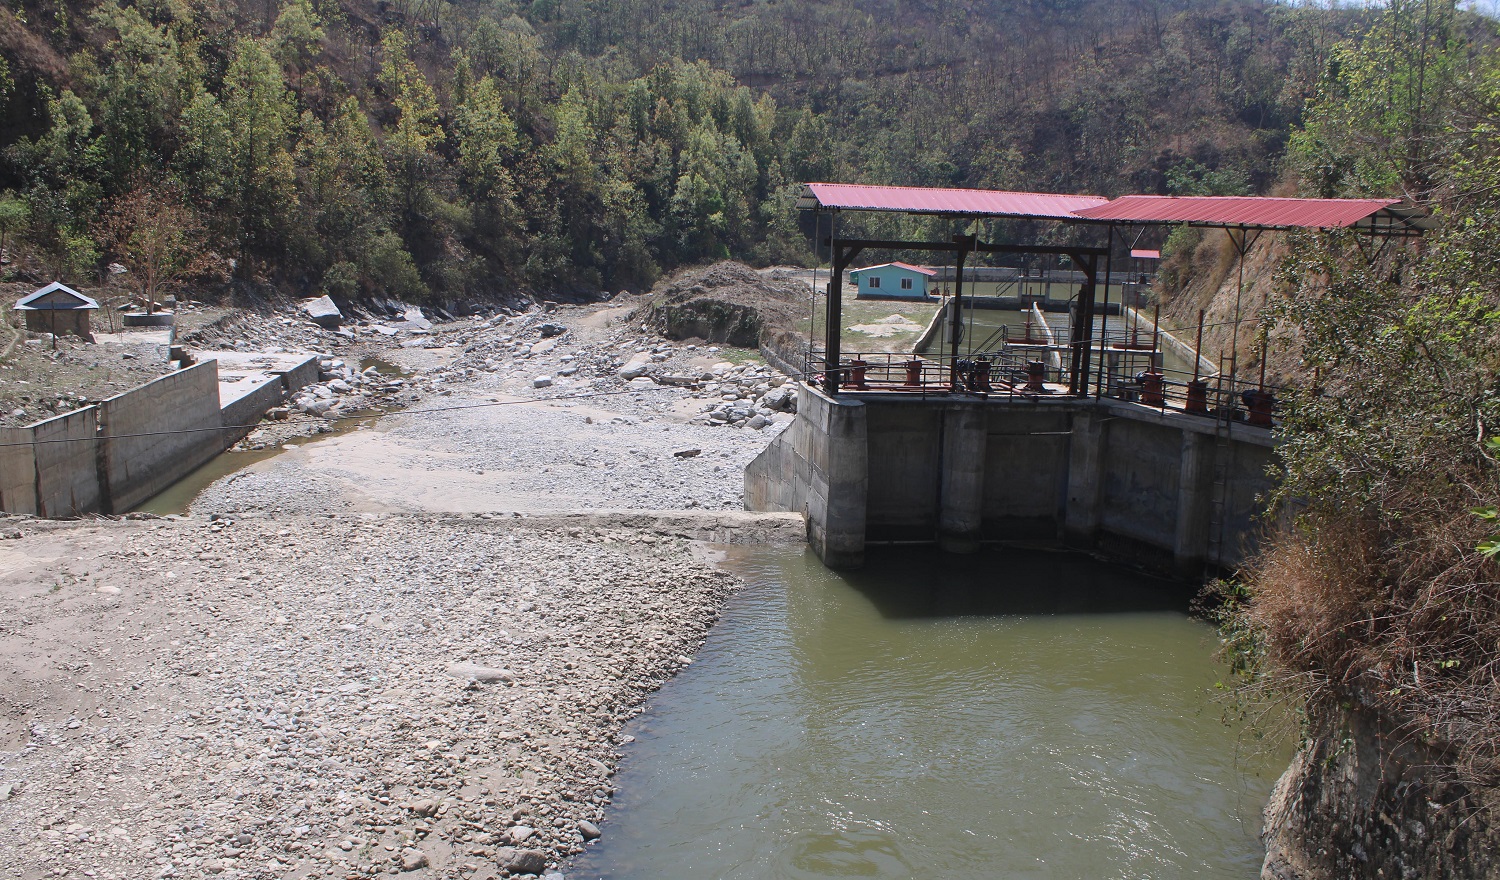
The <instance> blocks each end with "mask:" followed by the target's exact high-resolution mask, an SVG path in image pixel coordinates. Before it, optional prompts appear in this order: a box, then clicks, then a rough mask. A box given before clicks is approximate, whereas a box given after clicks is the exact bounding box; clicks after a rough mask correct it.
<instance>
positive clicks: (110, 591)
mask: <svg viewBox="0 0 1500 880" xmlns="http://www.w3.org/2000/svg"><path fill="white" fill-rule="evenodd" d="M94 592H96V593H103V594H105V595H106V596H118V595H120V588H119V587H111V586H109V585H108V584H106V585H104V586H102V587H99V588H98V589H96V590H94Z"/></svg>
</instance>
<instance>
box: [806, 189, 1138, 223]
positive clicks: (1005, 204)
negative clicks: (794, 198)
mask: <svg viewBox="0 0 1500 880" xmlns="http://www.w3.org/2000/svg"><path fill="white" fill-rule="evenodd" d="M1107 201H1108V200H1107V199H1104V198H1100V197H1099V196H1069V195H1057V194H1055V193H1018V192H1003V191H1000V190H983V189H933V188H928V187H919V186H862V185H859V184H852V183H809V184H807V186H806V187H805V188H804V189H803V191H802V198H801V199H799V200H798V202H797V207H799V208H804V209H811V208H831V209H839V210H846V211H894V212H899V213H906V214H959V215H977V216H984V217H1019V218H1036V219H1049V220H1074V219H1077V217H1076V214H1075V212H1077V211H1079V210H1082V209H1084V208H1094V207H1098V206H1101V205H1104V204H1105V203H1106V202H1107Z"/></svg>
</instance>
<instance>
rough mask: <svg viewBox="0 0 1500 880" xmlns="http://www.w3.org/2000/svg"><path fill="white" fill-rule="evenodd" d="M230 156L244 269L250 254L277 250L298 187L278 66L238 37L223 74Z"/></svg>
mask: <svg viewBox="0 0 1500 880" xmlns="http://www.w3.org/2000/svg"><path fill="white" fill-rule="evenodd" d="M223 105H224V111H225V119H226V121H227V133H228V146H229V158H230V165H229V167H230V175H229V181H228V183H229V192H230V199H231V201H232V205H233V208H234V215H233V222H234V226H235V227H236V230H235V232H236V238H237V239H238V242H239V245H240V250H241V255H242V258H244V259H245V265H244V266H242V270H244V271H250V268H251V267H250V266H249V262H250V260H249V258H250V257H252V256H253V257H265V256H270V255H274V254H276V253H278V252H279V251H280V250H281V249H282V247H283V245H284V241H283V239H282V232H283V230H284V229H285V228H286V224H285V223H284V222H283V221H284V220H285V219H286V218H287V217H289V216H291V215H292V214H293V213H294V212H295V208H296V204H297V188H296V176H295V169H294V166H293V163H292V156H291V152H290V149H289V139H290V133H291V122H292V120H293V119H294V118H295V117H294V116H293V115H292V114H293V107H292V100H291V94H290V93H289V92H288V91H287V87H286V81H285V80H284V79H283V78H282V74H281V66H280V65H279V64H277V63H276V59H275V58H273V57H272V56H271V53H270V51H269V50H268V49H267V48H266V46H265V44H264V43H261V42H260V41H258V40H252V39H248V38H245V39H241V40H240V41H239V42H238V43H236V44H235V50H234V56H233V58H232V59H231V60H230V62H229V69H228V70H227V71H226V73H225V77H224V92H223Z"/></svg>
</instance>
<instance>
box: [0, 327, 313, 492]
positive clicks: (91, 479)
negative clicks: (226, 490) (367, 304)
mask: <svg viewBox="0 0 1500 880" xmlns="http://www.w3.org/2000/svg"><path fill="white" fill-rule="evenodd" d="M283 359H284V360H286V361H287V362H290V363H292V364H293V366H292V367H291V368H289V369H285V370H271V371H269V372H267V373H263V374H261V375H260V378H259V379H258V380H256V381H253V382H251V383H249V384H250V385H251V387H250V390H249V391H247V392H245V393H244V394H241V395H239V396H237V397H234V398H233V399H231V400H230V401H229V402H228V403H226V404H224V405H223V407H222V408H221V406H220V387H219V367H218V362H217V361H216V360H205V361H204V362H202V363H200V364H198V365H196V366H193V367H189V368H187V369H185V370H179V371H177V372H175V373H171V374H169V375H166V376H163V377H161V378H160V379H157V380H155V381H152V382H148V383H147V384H145V385H142V386H140V387H139V388H133V389H131V390H130V391H127V392H125V393H124V394H120V395H117V396H115V397H111V398H110V399H109V400H106V401H104V402H103V403H101V404H99V405H98V406H96V407H95V406H91V407H87V408H85V409H81V410H77V411H75V412H71V413H67V414H65V415H61V416H58V417H57V418H54V419H48V420H47V421H44V422H38V423H37V424H35V425H29V426H27V427H25V428H5V429H0V510H3V511H5V512H6V513H26V514H35V515H38V516H45V517H66V516H77V515H79V514H84V513H95V512H103V513H124V512H125V511H127V510H130V509H131V508H133V507H135V506H137V505H139V504H140V503H141V502H143V501H145V500H146V499H148V498H150V497H151V496H153V495H155V494H156V493H158V492H160V491H162V490H163V489H165V488H167V487H168V486H170V485H172V484H173V483H175V482H177V481H178V480H180V479H182V478H183V477H185V476H187V475H188V474H189V473H191V472H192V471H193V470H194V469H196V468H198V467H199V466H201V465H202V464H204V463H205V462H207V461H208V460H209V459H211V458H213V457H214V456H215V455H218V454H219V453H220V452H222V451H223V450H224V449H225V448H226V447H227V446H229V445H232V444H233V443H234V442H235V441H236V440H238V439H239V438H240V437H242V436H244V435H245V434H246V433H248V432H249V429H245V430H239V431H226V430H225V429H224V427H223V426H224V425H226V424H230V425H254V424H255V423H256V422H258V421H259V420H260V418H261V416H262V415H264V414H265V412H266V410H268V409H270V408H271V407H273V406H276V405H277V404H278V403H280V402H281V401H282V400H283V399H285V396H286V394H287V393H288V392H289V391H295V390H296V389H298V388H301V387H302V386H303V385H306V384H308V383H310V382H316V381H317V379H318V359H317V357H315V356H310V355H309V356H303V357H302V359H300V360H298V359H296V358H290V359H288V358H285V356H283ZM252 378H254V377H252ZM58 441H66V442H58Z"/></svg>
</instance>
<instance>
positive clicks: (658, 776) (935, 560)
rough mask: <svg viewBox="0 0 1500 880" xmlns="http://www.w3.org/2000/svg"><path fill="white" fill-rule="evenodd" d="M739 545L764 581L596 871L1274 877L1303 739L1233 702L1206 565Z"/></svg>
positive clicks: (678, 681) (674, 723) (650, 716)
mask: <svg viewBox="0 0 1500 880" xmlns="http://www.w3.org/2000/svg"><path fill="white" fill-rule="evenodd" d="M726 564H727V565H728V566H729V567H730V568H731V569H732V570H734V571H736V572H737V573H739V574H740V575H741V576H743V577H744V578H745V579H746V580H747V581H748V582H749V586H748V588H747V589H745V590H744V591H742V592H741V593H740V594H739V595H737V596H736V597H735V598H734V599H732V600H731V602H730V604H729V606H728V607H727V609H726V613H725V615H724V617H723V619H722V620H721V622H720V623H719V625H718V626H717V627H716V628H715V630H714V631H713V633H712V634H711V636H710V638H709V641H708V643H707V644H706V645H705V646H704V648H703V650H702V652H700V654H699V655H698V657H697V659H696V660H695V661H694V663H693V664H692V665H691V666H690V667H688V669H686V670H685V671H684V672H683V673H682V674H681V675H679V676H678V677H677V678H675V679H674V680H672V681H671V682H669V683H668V684H667V685H666V686H665V687H664V688H663V689H662V690H661V691H660V692H659V693H658V694H657V695H655V697H653V699H652V701H651V704H650V706H649V707H648V710H647V712H646V713H644V714H643V715H642V716H641V717H640V718H638V719H637V720H636V722H634V723H633V724H632V725H631V728H630V729H629V730H628V732H629V733H631V734H632V735H634V736H635V737H636V741H635V742H634V743H633V744H631V745H629V746H627V747H626V750H625V751H626V755H625V760H624V763H623V766H622V770H621V773H620V775H619V777H618V778H617V784H618V786H619V791H618V794H617V796H616V799H615V803H614V805H613V807H612V809H611V811H610V813H609V818H608V820H607V821H606V822H605V824H604V825H603V830H604V837H603V838H602V839H601V840H600V841H598V842H597V843H595V844H592V845H590V847H589V850H588V851H587V852H586V853H584V854H583V855H582V856H580V857H579V858H578V859H576V860H575V862H574V863H573V865H572V866H571V867H570V869H569V870H568V872H567V873H568V876H569V877H570V878H574V880H577V878H595V877H608V878H621V880H623V878H736V880H750V878H756V880H759V878H798V880H801V878H836V877H876V878H912V877H934V878H939V877H940V878H946V880H959V878H1057V880H1077V878H1091V880H1092V878H1140V877H1171V878H1176V877H1188V876H1193V877H1210V878H1212V877H1224V878H1252V877H1255V876H1257V874H1258V870H1259V865H1260V861H1261V858H1262V856H1263V851H1262V849H1261V846H1260V844H1259V841H1258V839H1257V835H1258V832H1259V828H1260V811H1261V808H1262V806H1263V805H1264V803H1265V801H1266V798H1267V795H1268V794H1269V792H1270V789H1271V786H1272V784H1273V783H1274V781H1275V778H1276V776H1277V775H1278V774H1279V773H1280V772H1281V771H1282V770H1283V769H1284V768H1285V767H1286V765H1287V761H1288V760H1289V758H1290V755H1291V747H1290V743H1289V742H1283V741H1277V742H1276V743H1275V744H1273V745H1269V746H1268V745H1267V743H1266V742H1265V741H1264V740H1261V739H1256V738H1255V737H1254V736H1252V735H1251V734H1250V732H1249V731H1247V730H1245V729H1243V728H1240V727H1238V726H1235V725H1231V724H1226V723H1225V722H1224V720H1223V716H1224V715H1225V713H1226V709H1227V706H1226V705H1225V704H1223V703H1221V702H1220V701H1219V700H1218V698H1217V697H1216V696H1215V693H1216V691H1215V689H1214V685H1215V683H1216V681H1218V679H1219V673H1220V670H1219V669H1218V667H1217V666H1216V664H1215V662H1214V659H1213V655H1214V651H1215V649H1216V647H1217V639H1216V637H1215V634H1214V631H1213V630H1212V629H1211V628H1210V627H1208V626H1207V625H1205V624H1204V623H1202V622H1200V621H1197V620H1194V619H1192V618H1190V617H1189V616H1187V614H1186V613H1185V608H1186V604H1187V602H1186V600H1187V597H1186V596H1185V595H1184V594H1183V592H1182V590H1181V588H1179V587H1175V586H1172V585H1168V584H1163V583H1161V582H1158V581H1155V580H1152V579H1149V578H1145V577H1143V576H1139V575H1136V574H1134V573H1131V572H1129V571H1126V570H1123V569H1121V568H1118V567H1115V566H1109V565H1105V564H1103V563H1100V562H1097V561H1095V560H1092V559H1089V558H1085V557H1079V556H1073V555H1064V554H1054V553H1044V552H1038V551H1022V550H1010V549H994V550H987V551H985V552H983V553H980V554H977V555H975V556H968V557H955V556H943V555H939V554H936V553H935V552H933V551H929V550H926V549H914V548H882V549H880V550H878V551H876V552H874V553H873V554H871V556H870V558H869V560H868V563H867V565H866V568H865V570H864V571H863V572H859V573H854V574H838V573H834V572H830V571H828V570H827V569H825V568H824V567H823V566H822V565H821V564H819V562H818V561H817V559H816V557H814V556H813V555H812V554H811V553H809V552H801V551H773V550H767V549H764V548H761V549H755V550H736V551H733V555H732V556H731V557H730V559H729V560H728V561H727V563H726Z"/></svg>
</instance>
